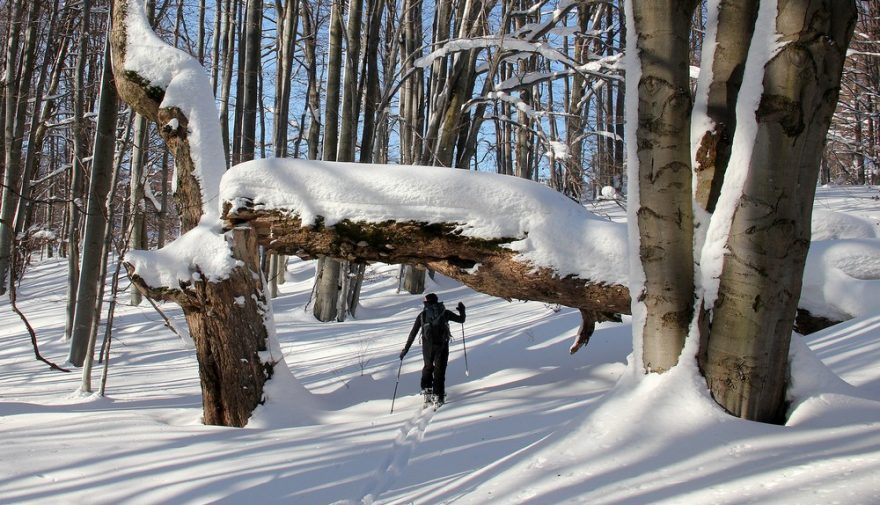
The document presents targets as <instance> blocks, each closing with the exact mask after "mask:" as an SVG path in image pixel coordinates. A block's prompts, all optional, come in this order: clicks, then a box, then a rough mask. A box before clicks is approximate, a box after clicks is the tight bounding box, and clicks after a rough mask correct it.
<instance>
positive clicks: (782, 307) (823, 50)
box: [702, 0, 856, 422]
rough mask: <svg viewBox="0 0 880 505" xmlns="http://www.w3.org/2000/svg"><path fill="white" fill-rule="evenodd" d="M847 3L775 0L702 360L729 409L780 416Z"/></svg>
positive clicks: (849, 20) (850, 15)
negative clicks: (774, 49) (768, 53)
mask: <svg viewBox="0 0 880 505" xmlns="http://www.w3.org/2000/svg"><path fill="white" fill-rule="evenodd" d="M855 18H856V10H855V5H854V3H853V2H850V1H830V0H801V1H780V2H779V5H778V13H777V16H776V20H775V29H776V31H777V33H778V34H779V35H780V36H781V40H782V41H783V42H784V43H785V45H784V46H783V47H782V48H781V49H780V51H779V52H778V54H776V55H775V56H774V57H772V58H771V60H770V61H769V63H768V64H767V65H766V67H764V72H763V86H764V87H763V94H762V95H761V98H760V103H759V105H758V108H757V111H756V112H755V119H756V121H757V132H756V136H755V140H754V148H753V150H752V153H751V158H750V159H749V160H748V166H747V167H737V168H738V169H746V168H747V170H748V174H747V177H746V180H745V187H744V190H743V194H742V196H741V197H740V198H739V200H738V201H737V203H736V211H735V213H734V216H733V222H732V225H731V229H730V233H729V236H728V241H727V244H726V249H727V251H728V252H727V254H726V255H725V258H724V264H723V269H722V273H721V279H720V287H719V296H718V299H717V301H716V302H715V305H714V307H713V310H712V322H711V330H710V332H709V335H708V341H707V342H706V343H705V349H704V354H703V360H702V367H703V370H704V373H705V375H706V380H707V382H708V384H709V388H710V389H711V391H712V395H713V396H714V397H715V399H716V401H718V403H719V404H721V405H722V406H723V407H724V408H725V409H727V410H728V411H729V412H731V413H732V414H734V415H736V416H739V417H744V418H747V419H753V420H758V421H765V422H779V421H781V420H782V419H783V417H784V415H785V390H786V384H787V378H788V351H789V344H790V341H791V330H792V323H793V322H794V318H795V312H796V309H797V302H798V299H799V298H800V293H801V282H802V278H803V269H804V263H805V261H806V256H807V251H808V249H809V245H810V217H811V213H812V208H813V199H814V196H815V195H814V194H815V189H816V180H817V178H818V173H819V160H820V157H821V153H822V150H823V148H824V145H825V135H826V133H827V131H828V126H829V124H830V122H831V116H832V114H833V113H834V108H835V106H836V103H837V96H838V92H839V86H840V76H841V71H842V69H843V62H844V59H845V57H846V48H847V46H848V45H849V39H850V36H851V34H852V30H853V26H854V23H855Z"/></svg>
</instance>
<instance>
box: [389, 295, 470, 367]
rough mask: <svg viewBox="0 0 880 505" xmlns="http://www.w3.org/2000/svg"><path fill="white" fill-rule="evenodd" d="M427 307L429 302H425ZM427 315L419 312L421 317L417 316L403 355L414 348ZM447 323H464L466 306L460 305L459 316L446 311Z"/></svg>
mask: <svg viewBox="0 0 880 505" xmlns="http://www.w3.org/2000/svg"><path fill="white" fill-rule="evenodd" d="M438 303H440V302H438ZM424 304H425V307H427V306H428V305H429V303H428V302H424ZM424 315H425V311H424V310H422V311H421V312H419V315H418V316H416V320H415V322H413V327H412V330H410V332H409V338H407V339H406V347H404V348H403V353H404V354H406V353H407V352H409V348H410V347H411V346H412V344H413V341H414V340H415V339H416V335H418V334H419V330H420V329H421V328H422V318H423V317H424ZM444 315H445V316H446V320H447V321H455V322H456V323H463V322H464V319H465V314H464V305H462V304H460V303H459V304H458V314H456V313H455V312H452V311H451V310H446V311H445V312H444Z"/></svg>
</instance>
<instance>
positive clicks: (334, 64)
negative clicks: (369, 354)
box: [313, 0, 350, 322]
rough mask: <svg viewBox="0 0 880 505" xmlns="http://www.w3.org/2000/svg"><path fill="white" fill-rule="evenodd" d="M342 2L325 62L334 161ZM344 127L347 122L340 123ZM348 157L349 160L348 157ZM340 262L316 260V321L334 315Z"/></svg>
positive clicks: (328, 141)
mask: <svg viewBox="0 0 880 505" xmlns="http://www.w3.org/2000/svg"><path fill="white" fill-rule="evenodd" d="M342 8H343V7H342V2H341V0H333V7H332V10H331V13H330V47H329V48H328V52H329V59H328V64H327V72H328V74H327V95H326V96H327V99H326V100H327V102H326V111H325V114H324V117H325V118H326V124H325V127H324V155H323V156H324V157H323V159H324V160H325V161H335V160H336V156H337V153H338V152H339V148H340V143H339V140H340V138H339V99H340V93H341V89H340V81H341V74H342V66H343V62H342V37H343V33H344V32H345V30H344V26H343V22H342ZM343 127H347V125H343ZM349 161H350V160H349ZM341 270H342V269H341V265H340V264H339V262H338V261H336V260H334V259H332V258H324V259H323V260H322V261H321V262H319V263H318V270H317V272H316V275H317V277H318V278H317V280H316V283H315V284H316V286H317V291H316V293H315V306H314V310H313V314H314V316H315V318H317V319H318V320H319V321H323V322H327V321H332V320H334V319H335V318H336V316H337V313H338V302H339V289H340V287H341V286H340V283H339V272H340V271H341Z"/></svg>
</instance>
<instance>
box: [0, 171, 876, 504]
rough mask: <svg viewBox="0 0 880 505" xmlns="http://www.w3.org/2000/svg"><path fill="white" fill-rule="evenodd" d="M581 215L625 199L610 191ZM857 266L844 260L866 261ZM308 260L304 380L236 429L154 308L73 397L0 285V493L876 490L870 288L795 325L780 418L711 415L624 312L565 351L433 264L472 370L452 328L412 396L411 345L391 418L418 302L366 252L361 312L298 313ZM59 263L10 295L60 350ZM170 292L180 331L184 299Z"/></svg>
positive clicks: (415, 359) (845, 500)
mask: <svg viewBox="0 0 880 505" xmlns="http://www.w3.org/2000/svg"><path fill="white" fill-rule="evenodd" d="M876 195H878V190H877V188H873V189H866V188H841V187H835V188H822V189H820V191H819V196H818V199H817V205H816V208H817V209H823V210H828V211H836V212H845V213H847V214H850V215H854V216H856V217H859V218H862V219H861V221H858V222H855V221H852V220H849V221H846V222H847V223H850V225H847V226H848V227H849V228H852V229H862V230H863V231H861V232H854V233H858V236H857V237H851V236H849V235H847V236H841V235H840V234H837V235H835V234H834V233H833V231H834V230H839V229H841V228H842V227H843V226H844V225H843V224H829V222H830V221H831V220H832V219H843V218H841V217H840V216H839V215H836V214H828V216H830V217H828V218H825V217H822V218H819V222H818V223H817V225H818V226H814V227H815V228H816V229H817V231H818V230H819V229H827V230H831V231H830V232H828V234H827V235H828V236H823V237H822V238H823V239H831V240H836V239H840V238H854V239H858V240H863V241H869V242H870V241H871V240H872V239H868V238H865V237H866V235H865V234H866V233H867V232H866V231H864V230H865V229H867V230H873V232H874V233H875V236H877V235H880V234H877V230H878V222H880V202H878V201H877V200H873V199H872V198H871V197H873V196H876ZM591 210H594V211H597V210H598V211H599V212H600V213H601V212H606V211H607V212H608V213H609V214H610V215H611V216H612V217H615V218H619V217H620V216H621V215H622V214H623V211H622V210H621V209H620V208H618V207H617V206H616V205H615V204H614V203H612V202H605V203H603V204H602V205H601V206H600V208H598V209H591ZM853 223H855V224H853ZM859 223H861V224H859ZM865 223H867V224H865ZM863 225H864V226H867V228H864V226H863ZM860 226H862V228H859V227H860ZM871 226H873V228H871ZM873 261H875V262H876V261H877V259H876V258H874V259H873ZM842 264H843V263H841V262H840V261H837V262H836V263H835V262H821V261H820V262H819V263H816V265H837V266H836V267H834V268H837V269H840V268H841V265H842ZM871 264H872V259H871V258H870V257H869V258H867V259H865V260H863V261H860V262H859V264H858V268H856V269H855V270H853V268H854V267H852V265H845V264H843V265H844V267H843V268H850V270H849V271H856V270H857V271H858V272H859V275H861V276H862V277H870V274H871V272H872V271H871V268H872V267H871ZM851 267H852V268H851ZM313 272H314V265H313V264H312V263H306V262H301V261H299V260H291V262H290V264H289V271H288V276H287V278H288V282H287V283H285V284H284V285H282V296H280V297H279V298H277V299H276V300H275V301H274V311H275V321H276V325H277V329H278V335H279V338H280V340H281V343H282V348H283V349H284V352H285V355H286V358H287V362H288V364H289V365H290V368H291V370H292V372H293V374H294V375H295V377H296V379H297V380H298V381H299V382H300V383H301V384H303V385H304V386H305V387H306V388H307V389H308V391H309V393H307V394H305V395H304V394H303V393H302V392H301V391H295V390H291V391H290V394H289V396H288V397H284V396H283V395H282V396H281V397H280V398H279V395H277V394H275V395H273V398H272V401H271V402H270V404H269V406H268V407H265V408H261V409H260V410H258V412H257V414H256V416H255V418H254V420H253V421H252V423H251V425H249V427H247V428H244V429H235V428H221V427H212V426H203V425H201V424H200V423H199V416H200V412H201V399H200V395H199V381H198V373H197V364H196V361H195V357H194V356H193V352H192V351H191V350H190V349H189V348H188V347H187V345H186V344H185V343H184V342H182V341H181V340H179V339H178V338H177V337H176V336H174V335H173V334H172V333H171V332H170V331H168V330H167V329H166V328H164V327H163V324H162V320H161V319H160V317H159V316H158V315H157V314H156V313H155V312H154V311H153V310H152V309H151V308H150V307H149V305H145V306H141V307H129V306H127V305H121V306H120V307H119V308H118V310H117V319H116V326H115V337H114V338H115V340H114V343H113V348H112V351H111V368H110V377H109V380H108V385H107V388H108V390H107V394H108V396H107V397H106V398H94V397H84V396H82V395H80V394H78V393H76V389H77V387H78V385H79V382H80V379H79V375H78V373H70V374H63V373H59V372H54V371H50V370H48V368H47V367H45V366H44V365H42V364H40V363H38V362H36V361H34V360H33V354H32V351H31V349H30V344H29V340H28V337H27V334H26V333H25V331H24V328H23V326H22V324H21V322H20V321H19V320H18V318H17V317H16V316H15V314H13V313H12V311H11V310H9V307H8V302H7V301H6V300H3V301H2V302H0V443H2V450H0V503H4V504H5V503H16V504H17V503H52V504H56V503H89V504H104V503H106V504H121V503H126V504H136V503H138V504H139V503H143V504H156V503H173V504H183V503H215V502H219V503H291V504H330V503H353V504H357V503H383V504H386V503H387V504H392V503H394V504H406V503H416V504H436V503H456V504H482V503H493V504H494V503H502V504H509V503H528V504H557V503H590V504H606V503H608V504H610V503H614V504H622V503H629V504H644V503H687V504H697V503H699V504H703V503H719V504H732V503H736V504H739V503H761V504H764V503H781V504H792V503H798V504H829V503H841V504H876V503H880V366H878V363H880V300H878V299H874V300H870V299H867V300H862V301H863V302H864V305H865V306H867V309H864V308H860V309H859V310H860V311H861V312H860V313H861V314H862V315H861V316H860V317H859V318H857V319H853V320H851V321H849V322H847V323H844V324H841V325H838V326H836V327H833V328H829V329H828V330H826V331H823V332H820V333H818V334H814V335H810V336H809V337H805V338H802V337H795V342H794V345H793V346H792V347H793V349H794V357H793V359H794V363H795V365H794V381H793V382H794V385H793V387H792V391H791V395H792V407H791V416H790V420H789V422H788V424H787V425H786V426H773V425H764V424H758V423H751V422H745V421H741V420H738V419H734V418H731V417H729V416H727V415H725V414H724V413H722V412H721V411H720V410H719V409H718V408H717V407H716V406H715V404H714V403H713V402H712V401H711V400H710V399H709V398H708V397H707V395H706V394H705V393H704V388H703V387H702V385H701V383H700V380H699V378H698V376H697V375H696V373H695V371H694V369H693V367H692V366H682V367H679V368H677V369H676V370H675V371H674V372H671V373H668V374H665V375H663V376H650V377H642V376H639V375H637V374H634V373H633V372H632V368H630V367H628V365H627V357H628V355H629V354H630V352H631V349H632V343H631V336H630V327H629V325H628V324H627V321H626V320H625V321H624V323H623V324H614V323H605V324H603V325H601V326H600V328H599V329H598V330H597V332H596V334H595V335H594V336H593V338H592V340H591V342H590V344H589V346H588V347H587V348H585V349H583V350H581V351H580V352H578V353H577V354H575V355H573V356H570V355H569V354H568V352H567V351H568V347H569V345H570V343H571V340H572V338H573V336H574V333H575V331H576V330H577V327H578V323H579V316H578V314H577V312H576V311H574V310H571V309H566V308H563V309H562V310H557V309H556V308H555V307H548V306H546V305H544V304H541V303H534V302H528V303H523V302H516V301H514V302H506V301H504V300H498V299H494V298H490V297H487V296H484V295H481V294H478V293H475V292H473V291H472V290H470V289H468V288H465V287H462V286H460V285H458V284H457V283H455V282H454V281H451V280H449V279H445V278H442V277H439V276H438V278H437V280H436V281H433V282H429V283H430V286H429V289H431V290H432V291H435V292H437V293H438V294H439V295H440V298H441V300H444V301H446V302H447V304H449V305H454V304H455V303H456V302H458V301H463V302H464V303H465V304H466V305H467V307H468V320H467V323H466V324H465V325H464V334H465V335H464V336H465V337H466V343H467V370H466V369H465V359H464V353H463V350H464V346H463V341H462V327H461V326H458V325H455V326H454V327H453V334H454V335H455V337H456V340H455V341H454V342H453V344H452V352H451V356H450V365H449V370H448V381H447V382H448V395H449V403H448V404H447V405H446V406H444V407H443V408H441V409H440V410H439V411H437V412H434V411H433V410H430V409H428V410H422V409H421V400H420V398H419V397H418V396H417V394H416V393H417V390H418V377H419V369H420V363H419V362H420V358H419V354H420V353H419V352H418V349H414V350H413V351H414V352H411V353H410V354H409V355H408V356H407V358H406V360H405V361H404V363H403V367H402V369H401V373H400V383H399V389H398V396H397V400H396V401H395V404H394V413H393V414H390V413H389V410H390V408H391V396H392V393H393V391H394V387H395V383H396V377H397V372H398V364H399V360H398V359H397V355H398V353H399V351H400V348H401V347H402V346H403V344H404V341H405V338H406V334H407V332H408V330H409V328H410V325H411V324H412V320H413V319H414V318H415V317H416V315H417V314H418V311H419V308H420V305H421V304H420V300H421V297H420V296H413V295H407V294H398V293H396V286H397V280H396V274H397V268H396V267H393V266H384V265H374V266H373V267H371V268H370V269H369V270H368V279H367V280H366V282H365V285H364V292H363V296H362V299H361V306H360V307H359V309H358V314H357V317H356V318H353V319H350V320H349V321H347V322H345V323H329V324H320V323H317V322H315V321H314V320H313V319H312V317H311V315H310V313H309V312H306V311H304V306H305V304H306V302H307V300H308V296H309V291H310V288H311V284H312V275H313ZM65 275H66V271H65V263H64V262H63V261H61V260H46V261H43V262H41V263H37V264H35V265H34V266H33V267H32V268H31V269H30V270H29V272H28V274H27V277H26V278H25V281H24V283H23V285H22V287H21V290H20V294H19V305H20V307H21V308H22V309H23V310H24V312H25V313H26V314H27V315H28V317H29V318H30V321H31V323H32V324H33V325H34V326H35V328H36V329H37V332H38V334H39V337H40V344H41V350H42V351H43V353H44V355H46V356H47V357H49V358H50V359H53V360H56V361H57V360H63V359H64V357H65V356H66V354H67V351H66V346H65V345H64V343H63V342H61V341H60V337H61V335H62V333H63V328H64V316H63V314H64V302H65V300H64V297H65V294H64V287H63V284H64V282H63V279H64V276H65ZM823 275H827V274H824V273H823ZM860 280H862V281H865V282H868V281H870V279H860ZM863 292H868V293H873V291H871V290H868V291H863ZM829 296H831V295H829ZM862 298H864V296H862ZM822 299H824V298H817V300H819V301H816V303H817V304H818V303H820V302H821V300H822ZM872 307H873V310H871V309H872ZM848 308H849V307H848V306H847V305H846V303H844V306H843V307H839V309H841V310H846V309H848ZM163 309H164V310H166V311H167V312H168V313H169V314H170V315H171V316H172V317H173V318H174V320H175V321H176V322H177V324H178V325H179V326H180V327H185V325H184V323H183V320H182V317H181V315H180V312H179V310H177V309H176V308H174V307H173V306H172V305H170V304H166V305H165V306H164V307H163ZM802 344H805V345H802ZM810 349H811V350H810ZM820 360H821V361H820ZM823 364H824V365H823ZM466 371H467V372H469V373H467V374H466Z"/></svg>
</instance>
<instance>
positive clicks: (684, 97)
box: [630, 0, 696, 372]
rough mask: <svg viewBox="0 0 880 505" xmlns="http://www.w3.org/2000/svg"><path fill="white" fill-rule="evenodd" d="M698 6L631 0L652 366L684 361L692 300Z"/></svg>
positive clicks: (646, 330)
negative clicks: (691, 58)
mask: <svg viewBox="0 0 880 505" xmlns="http://www.w3.org/2000/svg"><path fill="white" fill-rule="evenodd" d="M695 7H696V2H695V1H693V0H688V1H678V0H664V1H653V0H652V1H634V2H633V13H632V15H633V18H634V21H635V27H636V33H633V34H631V35H634V36H636V37H637V39H636V46H637V48H638V52H639V61H640V64H641V78H640V79H639V82H638V97H639V98H638V100H639V101H638V125H637V128H636V131H635V139H636V142H637V145H638V185H639V188H640V189H641V191H640V192H639V201H638V202H632V203H630V205H635V206H636V209H635V211H634V214H635V216H637V220H636V222H635V223H633V224H634V225H635V226H638V231H639V244H638V245H639V248H638V251H637V252H638V255H639V259H640V261H641V265H642V268H643V270H644V275H645V283H644V291H643V292H642V293H638V294H634V297H637V298H638V300H639V301H640V302H643V303H644V304H645V307H646V309H647V312H646V317H645V321H644V327H643V328H641V329H639V330H638V331H640V332H641V334H642V341H643V343H644V347H643V354H642V362H643V364H644V367H645V369H646V370H648V371H654V372H663V371H666V370H668V369H670V368H671V367H673V366H675V365H676V364H677V363H678V357H679V354H681V349H682V347H683V346H684V340H685V337H686V335H687V333H688V325H689V324H690V320H691V312H692V308H693V304H694V266H693V207H692V204H691V170H690V165H691V164H690V157H691V154H690V113H691V92H690V83H689V65H688V33H689V32H688V27H689V25H690V21H691V17H692V15H693V12H694V8H695ZM631 212H632V211H631ZM631 215H632V214H631ZM634 252H635V251H634Z"/></svg>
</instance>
